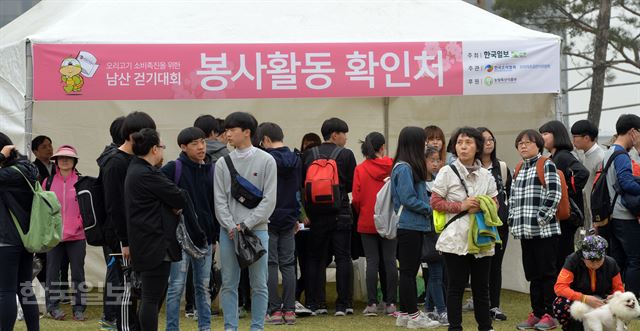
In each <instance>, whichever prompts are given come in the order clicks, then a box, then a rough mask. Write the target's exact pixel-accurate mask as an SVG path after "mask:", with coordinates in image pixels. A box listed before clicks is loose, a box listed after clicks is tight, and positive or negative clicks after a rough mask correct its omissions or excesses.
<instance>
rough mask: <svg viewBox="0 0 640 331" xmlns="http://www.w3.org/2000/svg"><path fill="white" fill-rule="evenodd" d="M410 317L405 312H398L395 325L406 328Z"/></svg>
mask: <svg viewBox="0 0 640 331" xmlns="http://www.w3.org/2000/svg"><path fill="white" fill-rule="evenodd" d="M410 318H411V317H409V315H407V314H398V317H396V326H399V327H403V328H406V327H407V323H408V322H409V319H410Z"/></svg>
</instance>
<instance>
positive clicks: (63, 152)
mask: <svg viewBox="0 0 640 331" xmlns="http://www.w3.org/2000/svg"><path fill="white" fill-rule="evenodd" d="M58 156H66V157H71V158H74V159H77V158H78V152H77V151H76V148H75V147H73V146H71V145H62V146H60V147H58V150H57V151H56V153H55V154H53V155H52V156H51V159H53V160H55V159H56V158H57V157H58Z"/></svg>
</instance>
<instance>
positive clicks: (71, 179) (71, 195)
mask: <svg viewBox="0 0 640 331" xmlns="http://www.w3.org/2000/svg"><path fill="white" fill-rule="evenodd" d="M78 178H79V177H78V174H77V173H76V171H75V169H74V170H73V171H71V173H70V174H69V176H67V177H63V176H62V173H60V169H56V172H55V173H54V175H53V180H52V181H51V188H50V189H49V191H51V192H54V193H55V194H56V197H57V198H58V201H60V207H61V208H60V214H61V215H62V241H74V240H84V239H85V235H84V226H83V225H82V217H81V216H80V206H79V205H78V199H76V188H75V185H76V183H77V182H78ZM47 180H48V179H45V182H46V181H47Z"/></svg>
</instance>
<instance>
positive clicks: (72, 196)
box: [44, 145, 87, 321]
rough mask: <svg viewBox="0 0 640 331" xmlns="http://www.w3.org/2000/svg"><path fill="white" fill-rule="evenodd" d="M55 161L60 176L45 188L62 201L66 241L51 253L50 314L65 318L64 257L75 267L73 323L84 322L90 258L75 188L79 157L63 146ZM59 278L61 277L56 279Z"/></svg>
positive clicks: (49, 179) (59, 318)
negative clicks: (86, 261)
mask: <svg viewBox="0 0 640 331" xmlns="http://www.w3.org/2000/svg"><path fill="white" fill-rule="evenodd" d="M51 159H53V160H54V161H55V165H56V172H55V175H54V176H53V178H47V179H45V181H44V183H45V184H44V186H45V188H46V189H47V190H49V191H52V192H55V193H56V196H57V197H58V201H60V206H61V207H62V208H61V214H62V241H61V242H60V243H59V244H58V246H56V247H54V248H53V249H52V250H51V251H50V252H48V253H47V284H46V287H45V299H46V303H47V312H48V313H49V314H50V315H51V317H53V318H54V319H56V320H63V319H64V318H65V314H64V312H62V310H60V308H59V305H60V299H62V297H64V295H65V293H64V291H62V290H61V289H60V284H59V283H60V282H65V283H66V281H67V280H66V279H63V280H62V281H60V279H59V275H60V264H61V261H62V257H63V256H64V255H65V253H66V255H67V256H68V257H69V262H70V265H71V283H72V287H73V290H74V292H75V294H74V296H75V297H74V299H73V300H72V305H73V319H74V320H76V321H84V320H85V319H86V318H85V316H84V311H85V309H86V293H85V292H86V290H85V289H84V258H85V255H86V246H87V245H86V241H85V235H84V227H83V226H82V218H81V217H80V207H79V206H78V201H77V200H76V189H75V187H74V185H75V184H76V183H77V182H78V172H77V171H76V164H78V154H77V152H76V149H75V148H74V147H73V146H70V145H62V146H60V147H59V148H58V150H57V151H56V153H55V154H53V156H52V157H51ZM54 276H58V277H54Z"/></svg>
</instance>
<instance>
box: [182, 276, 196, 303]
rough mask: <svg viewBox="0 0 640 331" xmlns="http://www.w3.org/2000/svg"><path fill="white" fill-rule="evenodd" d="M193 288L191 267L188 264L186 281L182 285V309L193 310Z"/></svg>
mask: <svg viewBox="0 0 640 331" xmlns="http://www.w3.org/2000/svg"><path fill="white" fill-rule="evenodd" d="M195 291H196V290H195V288H194V287H193V268H191V265H189V267H188V270H187V281H186V284H185V287H184V301H185V303H184V311H185V312H193V310H194V309H195V305H196V304H195V302H196V301H195V297H196V296H195V293H196V292H195Z"/></svg>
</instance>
